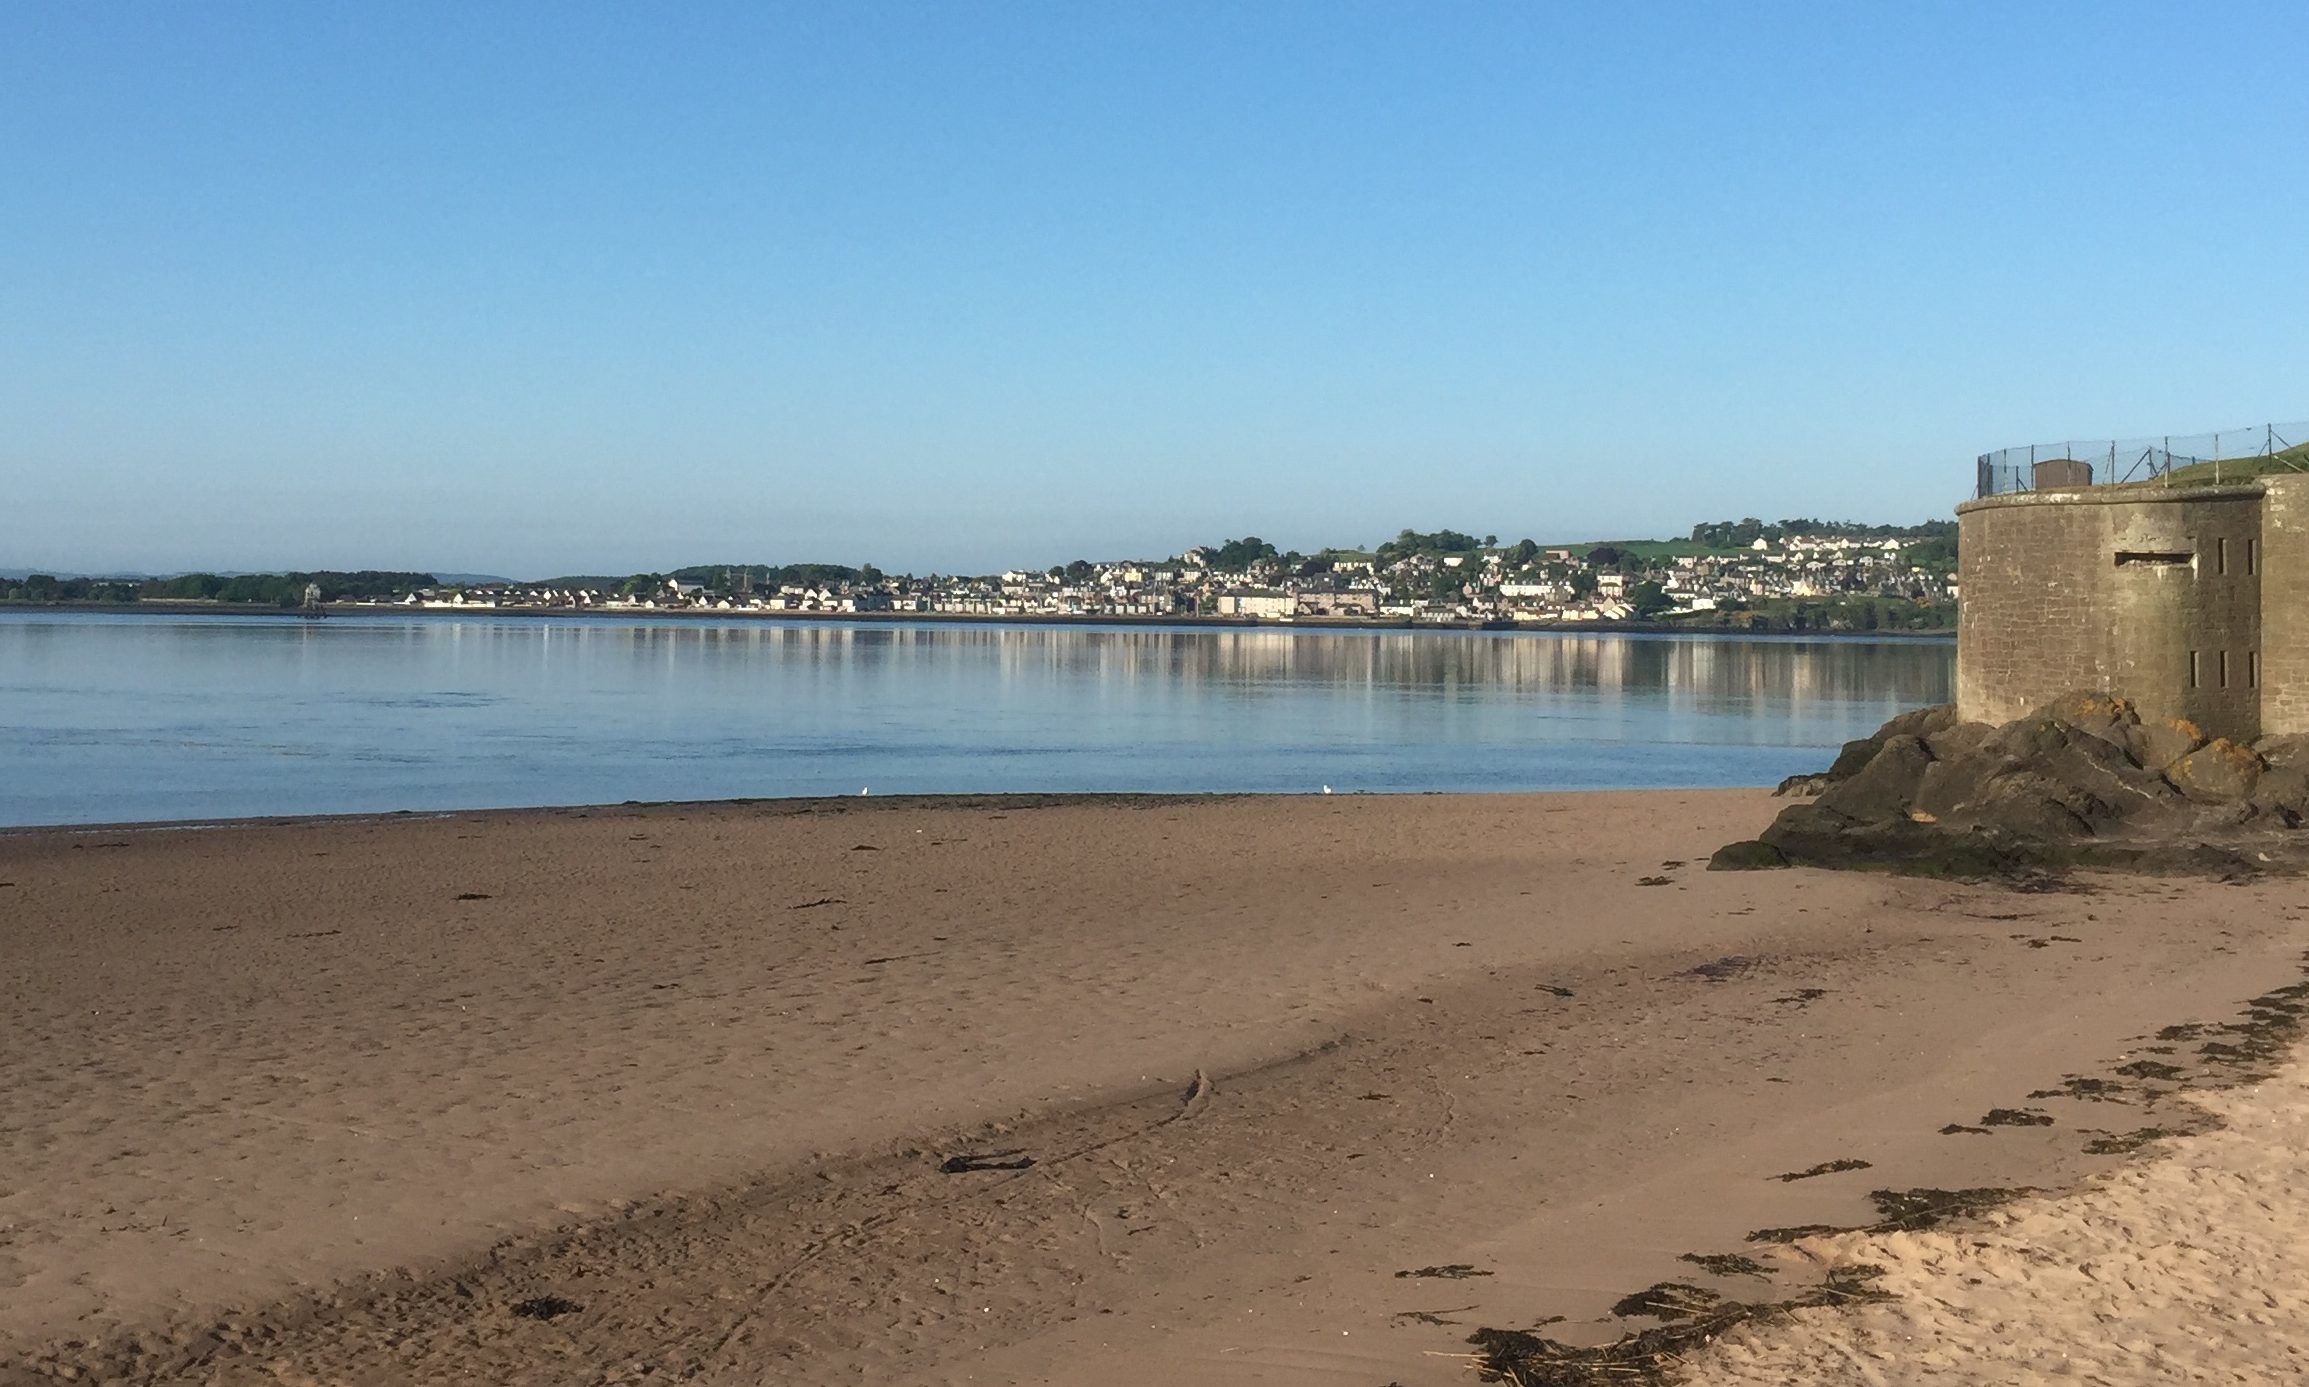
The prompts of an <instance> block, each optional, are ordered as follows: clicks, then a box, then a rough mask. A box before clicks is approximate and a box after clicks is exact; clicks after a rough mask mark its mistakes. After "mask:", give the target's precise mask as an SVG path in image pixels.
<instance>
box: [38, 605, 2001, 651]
mask: <svg viewBox="0 0 2309 1387" xmlns="http://www.w3.org/2000/svg"><path fill="white" fill-rule="evenodd" d="M323 610H324V611H325V612H326V613H327V614H328V616H330V617H332V618H334V617H355V618H375V617H419V618H426V619H448V620H458V619H469V618H474V617H485V618H507V619H522V620H540V621H655V620H659V619H661V618H662V619H670V620H675V621H732V622H761V623H768V624H775V623H780V622H792V623H795V624H799V625H823V624H836V625H838V624H841V623H844V622H850V623H857V624H861V625H869V626H890V625H908V624H920V625H946V626H1022V627H1034V626H1055V627H1100V626H1111V627H1122V628H1125V629H1134V630H1166V629H1167V630H1181V631H1198V630H1228V631H1293V630H1305V631H1435V632H1446V631H1464V632H1481V633H1484V634H1489V635H1638V636H1660V635H1665V636H1688V637H1692V638H1695V639H1706V638H1716V637H1724V638H1733V639H1740V640H1793V641H1841V640H1860V641H1922V642H1943V643H1949V644H1953V643H1954V642H1955V640H1956V632H1955V629H1954V628H1949V629H1946V630H1938V631H1789V630H1770V631H1763V630H1758V631H1750V630H1741V629H1738V628H1735V627H1730V626H1705V627H1699V626H1692V625H1689V624H1685V623H1679V622H1672V621H1574V622H1528V621H1527V622H1518V621H1505V620H1498V619H1490V620H1479V619H1475V618H1468V619H1465V620H1455V621H1414V620H1412V619H1410V618H1408V617H1386V618H1375V619H1371V620H1364V619H1362V618H1359V617H1305V618H1298V619H1293V620H1289V621H1281V620H1270V619H1266V618H1261V617H1232V616H1089V615H1082V616H1077V615H1049V616H1038V615H1033V614H1030V613H1016V614H1008V613H1006V614H1001V615H995V614H990V613H989V614H980V613H976V612H755V611H735V610H733V611H713V610H698V609H695V608H673V607H669V608H660V609H647V608H644V609H639V610H633V611H600V610H592V609H579V608H560V607H466V608H448V607H403V606H399V605H372V604H368V603H346V602H332V603H327V604H325V605H324V607H323ZM14 611H26V612H61V613H71V612H86V613H90V614H92V615H98V616H136V615H140V614H142V615H153V616H219V617H296V616H299V615H300V613H299V612H298V611H297V610H296V609H294V608H282V607H261V606H256V605H254V604H227V603H216V602H189V601H153V602H45V603H40V602H5V603H0V613H5V612H14Z"/></svg>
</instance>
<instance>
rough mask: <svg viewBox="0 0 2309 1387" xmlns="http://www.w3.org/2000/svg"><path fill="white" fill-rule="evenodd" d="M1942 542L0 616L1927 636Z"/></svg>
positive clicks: (1435, 538) (664, 584)
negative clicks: (1122, 623)
mask: <svg viewBox="0 0 2309 1387" xmlns="http://www.w3.org/2000/svg"><path fill="white" fill-rule="evenodd" d="M1955 567H1956V526H1955V524H1954V522H1951V521H1930V522H1927V523H1925V524H1921V525H1914V526H1884V525H1874V526H1870V525H1857V524H1845V523H1837V522H1824V521H1816V520H1783V521H1780V522H1778V523H1774V524H1767V523H1765V522H1763V521H1760V520H1756V519H1753V518H1751V519H1744V520H1737V521H1721V522H1712V523H1708V524H1702V525H1698V526H1695V527H1694V528H1693V530H1692V533H1691V534H1690V535H1689V536H1688V537H1686V538H1683V539H1675V540H1627V541H1617V542H1606V543H1589V544H1582V545H1555V546H1547V545H1541V544H1538V543H1536V542H1534V541H1532V540H1529V539H1525V540H1521V541H1517V542H1514V543H1509V544H1502V543H1501V542H1500V540H1499V537H1498V536H1496V535H1481V536H1477V535H1469V534H1463V533H1461V532H1459V531H1456V530H1438V531H1435V532H1433V533H1424V534H1423V533H1419V532H1417V531H1413V530H1404V531H1402V532H1401V533H1399V534H1397V535H1396V536H1395V537H1394V538H1393V539H1391V540H1388V541H1386V542H1385V543H1382V544H1379V545H1377V546H1375V547H1373V548H1370V549H1325V550H1322V551H1320V552H1317V553H1313V554H1302V553H1298V552H1279V551H1278V550H1277V549H1276V548H1275V546H1274V545H1272V544H1270V543H1268V542H1266V541H1265V540H1262V539H1259V538H1257V537H1255V536H1253V537H1246V538H1242V539H1233V540H1229V541H1227V542H1226V543H1224V544H1219V545H1206V546H1198V547H1195V548H1192V549H1188V550H1187V551H1186V552H1184V553H1182V554H1176V555H1172V556H1170V557H1167V558H1161V559H1123V560H1112V561H1105V562H1097V561H1092V560H1088V559H1077V560H1075V561H1073V562H1071V563H1065V564H1057V565H1053V566H1050V567H1048V568H1016V569H1010V570H1007V571H1004V572H1002V573H996V574H985V575H977V576H943V575H932V576H929V577H916V576H913V575H891V574H887V573H884V572H882V571H880V570H879V569H877V568H875V567H873V566H872V565H863V566H859V567H849V566H845V565H840V564H816V563H805V564H788V565H783V566H780V565H764V564H705V565H697V566H693V567H688V568H680V569H674V570H671V571H669V572H663V573H635V574H625V575H621V576H614V577H613V576H569V577H559V578H549V579H544V580H541V581H537V582H513V581H506V580H496V579H490V580H475V579H468V580H464V581H451V580H446V579H443V578H440V577H437V576H435V575H432V574H426V573H390V572H373V571H372V572H315V573H277V574H229V575H225V574H209V573H189V574H179V575H174V576H170V577H151V578H143V577H135V578H127V577H109V578H107V577H58V576H54V575H48V574H37V573H34V574H24V575H20V576H16V577H0V601H4V602H14V603H34V604H103V605H109V604H119V605H126V604H143V603H156V602H158V603H170V604H213V605H217V606H248V605H258V606H275V607H302V608H306V609H308V610H311V609H316V608H317V609H323V610H325V609H329V608H360V609H372V610H373V609H380V608H399V609H406V610H418V611H452V612H456V611H468V612H469V611H494V612H531V613H541V614H555V613H560V614H575V613H583V612H624V613H637V612H638V613H647V612H661V613H700V614H704V613H728V614H733V615H741V614H752V615H763V616H811V615H816V616H893V617H903V616H913V617H928V618H952V619H973V618H975V619H981V620H1034V619H1070V620H1133V619H1142V620H1143V619H1158V620H1182V619H1184V620H1214V621H1234V622H1278V623H1300V622H1305V623H1330V624H1358V625H1382V624H1384V625H1404V624H1437V625H1480V626H1535V627H1546V626H1599V625H1600V626H1610V625H1628V624H1635V623H1643V624H1657V625H1668V626H1690V627H1695V628H1706V629H1735V630H1796V631H1804V630H1811V631H1931V630H1940V629H1944V628H1947V627H1949V626H1951V625H1953V622H1954V613H1955V602H1956V599H1957V596H1958V593H1957V584H1956V575H1955Z"/></svg>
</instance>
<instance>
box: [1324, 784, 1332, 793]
mask: <svg viewBox="0 0 2309 1387" xmlns="http://www.w3.org/2000/svg"><path fill="white" fill-rule="evenodd" d="M1323 793H1324V794H1326V795H1327V794H1329V793H1331V787H1330V786H1328V785H1326V786H1324V787H1323Z"/></svg>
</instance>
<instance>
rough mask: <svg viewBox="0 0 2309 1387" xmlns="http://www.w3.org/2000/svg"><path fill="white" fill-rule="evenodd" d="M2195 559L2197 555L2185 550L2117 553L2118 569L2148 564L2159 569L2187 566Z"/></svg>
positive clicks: (2135, 550)
mask: <svg viewBox="0 0 2309 1387" xmlns="http://www.w3.org/2000/svg"><path fill="white" fill-rule="evenodd" d="M2194 557H2195V555H2193V554H2190V553H2188V552H2187V551H2185V550H2171V549H2119V550H2118V551H2117V567H2119V568H2130V567H2132V566H2133V565H2134V564H2148V565H2152V566H2157V567H2165V566H2186V565H2187V564H2188V562H2189V560H2190V559H2192V558H2194Z"/></svg>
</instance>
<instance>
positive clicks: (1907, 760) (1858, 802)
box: [1820, 736, 1932, 823]
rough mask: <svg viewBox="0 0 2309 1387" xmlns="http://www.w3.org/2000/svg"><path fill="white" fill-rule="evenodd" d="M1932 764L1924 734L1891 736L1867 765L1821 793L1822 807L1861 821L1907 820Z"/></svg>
mask: <svg viewBox="0 0 2309 1387" xmlns="http://www.w3.org/2000/svg"><path fill="white" fill-rule="evenodd" d="M1931 764H1932V752H1931V751H1930V750H1929V749H1928V748H1926V746H1925V745H1924V739H1923V738H1922V737H1916V736H1896V737H1892V738H1889V739H1888V740H1886V741H1885V743H1884V745H1883V746H1882V747H1881V748H1880V749H1879V750H1878V751H1877V752H1876V754H1875V755H1874V756H1873V757H1870V758H1869V760H1868V762H1867V764H1865V765H1863V766H1862V767H1861V768H1860V769H1859V770H1858V771H1857V772H1855V773H1854V774H1852V775H1851V776H1850V777H1848V778H1846V779H1843V780H1840V781H1838V782H1837V783H1836V784H1834V785H1831V786H1830V787H1829V788H1828V791H1827V793H1825V794H1823V795H1821V796H1820V807H1821V808H1822V809H1826V810H1830V811H1832V812H1834V813H1837V814H1841V815H1843V816H1844V817H1845V818H1848V819H1852V820H1854V821H1856V822H1860V823H1879V822H1888V821H1891V820H1895V819H1905V818H1907V817H1908V814H1909V811H1910V810H1911V809H1912V808H1914V806H1915V803H1916V790H1917V787H1918V786H1919V785H1921V784H1923V783H1924V772H1925V768H1926V767H1928V766H1930V765H1931Z"/></svg>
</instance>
